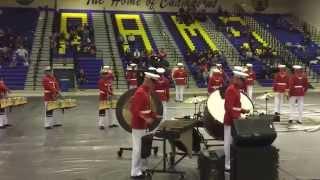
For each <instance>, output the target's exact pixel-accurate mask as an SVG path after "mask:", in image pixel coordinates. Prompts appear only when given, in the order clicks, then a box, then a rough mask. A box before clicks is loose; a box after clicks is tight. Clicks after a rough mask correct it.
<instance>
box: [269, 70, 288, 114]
mask: <svg viewBox="0 0 320 180" xmlns="http://www.w3.org/2000/svg"><path fill="white" fill-rule="evenodd" d="M278 69H279V72H277V74H276V75H275V76H274V79H273V85H272V87H273V92H275V96H274V114H275V115H280V113H281V106H282V104H283V98H284V95H285V93H286V91H287V90H288V88H289V75H288V73H287V70H286V65H282V64H280V65H279V66H278Z"/></svg>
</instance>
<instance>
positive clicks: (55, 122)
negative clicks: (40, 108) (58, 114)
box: [44, 102, 61, 127]
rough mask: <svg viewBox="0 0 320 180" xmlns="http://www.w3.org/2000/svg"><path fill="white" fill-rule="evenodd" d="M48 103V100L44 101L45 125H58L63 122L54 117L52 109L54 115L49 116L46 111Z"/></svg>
mask: <svg viewBox="0 0 320 180" xmlns="http://www.w3.org/2000/svg"><path fill="white" fill-rule="evenodd" d="M47 105H48V102H44V127H51V126H54V125H58V124H61V122H60V121H59V120H58V119H56V118H54V114H55V113H54V111H52V116H51V117H47V114H46V111H47Z"/></svg>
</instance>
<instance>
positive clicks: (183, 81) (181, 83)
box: [173, 63, 188, 102]
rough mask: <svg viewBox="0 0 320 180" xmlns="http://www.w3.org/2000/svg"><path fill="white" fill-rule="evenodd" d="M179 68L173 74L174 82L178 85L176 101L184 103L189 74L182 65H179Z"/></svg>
mask: <svg viewBox="0 0 320 180" xmlns="http://www.w3.org/2000/svg"><path fill="white" fill-rule="evenodd" d="M177 66H178V69H177V70H175V71H174V72H173V80H174V81H175V85H176V101H177V102H182V101H183V93H184V89H185V87H186V85H187V80H188V74H187V71H186V70H185V69H184V67H183V64H182V63H178V64H177Z"/></svg>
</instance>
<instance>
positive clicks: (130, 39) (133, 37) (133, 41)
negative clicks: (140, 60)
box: [127, 33, 136, 49]
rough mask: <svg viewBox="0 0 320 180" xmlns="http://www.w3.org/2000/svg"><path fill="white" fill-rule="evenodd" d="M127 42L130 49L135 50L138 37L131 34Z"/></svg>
mask: <svg viewBox="0 0 320 180" xmlns="http://www.w3.org/2000/svg"><path fill="white" fill-rule="evenodd" d="M127 40H128V44H129V46H130V49H134V46H135V42H136V37H135V36H134V35H133V33H131V34H129V36H128V37H127Z"/></svg>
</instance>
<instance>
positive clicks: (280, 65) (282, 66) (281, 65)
mask: <svg viewBox="0 0 320 180" xmlns="http://www.w3.org/2000/svg"><path fill="white" fill-rule="evenodd" d="M285 67H286V65H284V64H279V65H278V68H285Z"/></svg>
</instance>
